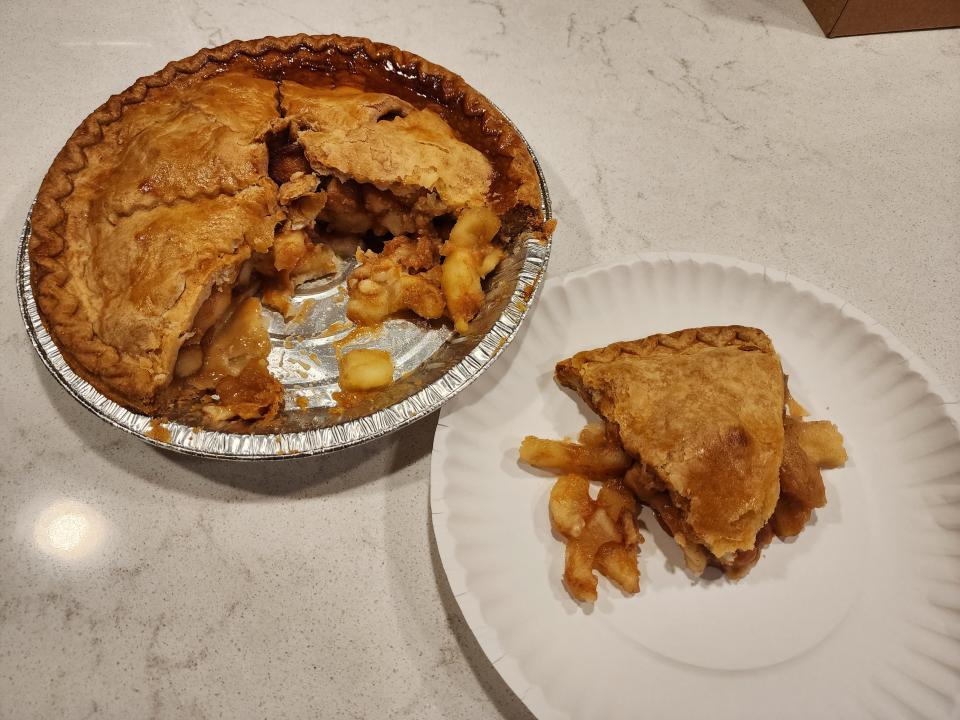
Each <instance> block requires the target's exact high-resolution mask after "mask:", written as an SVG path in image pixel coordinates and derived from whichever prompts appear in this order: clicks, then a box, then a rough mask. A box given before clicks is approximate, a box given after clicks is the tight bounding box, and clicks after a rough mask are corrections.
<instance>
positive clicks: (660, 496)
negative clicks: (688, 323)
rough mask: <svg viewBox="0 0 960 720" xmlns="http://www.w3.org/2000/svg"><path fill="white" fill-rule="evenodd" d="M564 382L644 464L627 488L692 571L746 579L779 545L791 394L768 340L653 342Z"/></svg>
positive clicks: (737, 333)
mask: <svg viewBox="0 0 960 720" xmlns="http://www.w3.org/2000/svg"><path fill="white" fill-rule="evenodd" d="M556 374H557V379H558V380H559V382H560V383H561V384H563V385H565V386H567V387H569V388H572V389H573V390H575V391H576V392H578V393H579V394H580V395H581V397H583V399H584V400H585V401H586V402H587V403H588V404H589V405H590V406H591V407H592V408H593V409H594V410H595V411H596V412H597V413H598V414H599V415H601V416H602V417H603V418H604V420H605V421H606V422H607V425H608V428H609V429H610V431H611V432H613V433H615V434H616V435H617V436H618V437H619V438H620V441H621V443H622V445H623V447H624V449H625V450H626V451H627V452H628V453H629V454H630V455H631V456H632V457H633V458H634V459H635V460H636V461H637V464H636V465H635V466H634V468H633V469H632V470H631V471H629V472H628V473H627V478H626V480H627V482H628V484H629V485H630V486H631V487H632V488H633V489H634V491H635V492H637V493H638V495H640V499H641V500H642V501H644V502H646V503H647V504H649V505H651V506H652V507H653V508H654V510H656V511H657V514H658V517H659V519H660V521H661V523H662V524H664V525H665V526H666V527H667V528H668V530H669V531H670V532H671V534H673V536H674V538H675V539H676V540H677V542H678V543H679V544H680V546H681V547H682V548H683V550H684V555H685V558H686V562H687V565H688V567H689V568H690V569H691V570H692V571H693V572H694V573H696V574H700V573H702V572H703V570H704V568H705V566H706V564H708V563H710V564H715V565H719V566H720V567H723V568H724V569H725V570H726V571H727V572H728V574H731V575H734V576H738V575H740V574H743V573H745V572H746V570H749V567H750V566H752V564H753V562H755V561H756V557H757V556H758V554H759V546H762V545H764V544H766V543H767V542H769V540H770V538H771V536H772V534H773V533H772V529H771V527H770V526H769V525H768V522H769V521H770V518H771V516H772V515H773V512H774V508H775V507H776V506H777V500H778V498H779V496H780V468H781V462H782V460H783V453H784V403H785V397H786V384H785V379H784V375H783V370H782V368H781V365H780V360H779V357H778V356H777V353H776V352H775V351H774V349H773V345H772V343H771V341H770V338H769V337H767V335H766V334H764V333H763V332H762V331H761V330H757V329H755V328H748V327H740V326H726V327H704V328H695V329H689V330H682V331H678V332H674V333H670V334H666V335H652V336H650V337H647V338H644V339H642V340H637V341H633V342H621V343H614V344H612V345H608V346H607V347H604V348H600V349H597V350H590V351H586V352H581V353H578V354H576V355H575V356H573V357H572V358H569V359H567V360H563V361H561V362H560V363H558V364H557V367H556ZM745 559H746V560H747V561H748V562H744V560H745Z"/></svg>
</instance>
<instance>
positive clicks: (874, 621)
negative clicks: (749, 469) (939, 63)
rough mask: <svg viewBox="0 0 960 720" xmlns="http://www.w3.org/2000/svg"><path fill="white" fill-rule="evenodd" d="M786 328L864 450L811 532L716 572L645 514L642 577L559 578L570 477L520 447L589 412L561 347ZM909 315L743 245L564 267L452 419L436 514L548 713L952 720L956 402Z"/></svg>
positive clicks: (501, 643) (506, 673)
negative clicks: (727, 327) (851, 299)
mask: <svg viewBox="0 0 960 720" xmlns="http://www.w3.org/2000/svg"><path fill="white" fill-rule="evenodd" d="M719 324H741V325H753V326H757V327H760V328H763V329H764V330H765V331H766V332H767V333H768V334H769V335H770V336H771V338H772V339H773V341H774V344H775V346H776V348H777V350H778V351H779V352H780V354H781V356H782V359H783V364H784V368H785V370H786V372H787V373H788V374H789V375H790V387H791V391H792V392H793V394H794V395H795V396H796V397H797V399H798V400H799V401H800V402H801V403H802V404H803V405H805V406H806V407H807V408H808V409H809V410H810V411H811V412H812V415H813V417H814V418H828V419H830V420H832V421H834V422H836V423H837V425H838V426H839V427H840V429H841V431H842V432H843V434H844V437H845V444H846V447H847V451H848V453H849V455H850V461H849V463H848V464H847V466H846V467H845V468H842V469H839V470H832V471H827V472H825V473H824V478H825V482H826V486H827V498H828V504H827V506H826V508H824V509H822V510H820V511H819V512H818V513H817V515H816V522H815V524H813V525H812V526H809V527H808V528H807V529H806V530H805V531H804V532H803V533H802V534H801V535H800V536H799V537H798V538H797V539H796V540H795V541H793V542H791V543H783V542H779V541H777V540H774V542H773V544H772V545H771V546H770V547H769V548H768V549H767V551H766V552H765V553H764V558H763V559H762V560H761V562H760V563H759V565H758V566H757V567H756V568H755V569H754V570H753V572H752V573H751V574H750V575H749V576H748V577H747V578H746V579H744V580H743V581H741V582H740V583H732V582H728V581H726V580H724V579H714V580H709V581H704V580H701V581H699V582H695V581H693V580H692V579H691V578H690V577H689V576H688V575H687V574H686V573H685V572H684V571H683V570H682V569H680V568H679V567H677V565H676V564H677V563H680V559H679V553H678V552H677V551H676V549H675V547H674V546H673V544H672V541H671V540H669V538H666V537H665V536H664V535H663V533H662V532H661V531H660V530H659V527H658V526H657V523H656V522H655V521H652V520H651V518H650V516H649V515H647V514H646V513H648V512H649V511H645V515H644V519H645V520H646V526H647V528H648V530H647V531H646V532H645V535H646V537H647V542H646V543H645V544H644V545H643V546H642V551H641V556H640V557H641V565H640V570H641V578H640V583H641V588H642V589H641V592H640V594H639V595H637V596H633V597H627V596H624V595H623V594H622V593H621V592H620V591H618V590H617V589H616V588H615V587H614V586H613V585H611V584H610V583H609V582H607V581H606V580H605V579H603V578H601V579H600V588H599V593H600V598H599V600H598V601H597V603H595V605H594V606H593V607H592V608H591V607H589V606H583V607H581V606H579V605H578V604H577V603H575V602H574V601H573V600H572V599H571V598H570V597H569V595H568V594H567V592H566V590H565V589H564V588H563V586H562V585H561V582H560V578H561V574H562V572H563V545H562V544H561V543H560V542H558V541H557V540H556V539H555V538H554V537H553V535H552V533H551V529H550V522H549V518H548V516H547V497H548V495H549V491H550V487H551V484H552V481H551V479H549V478H547V477H546V476H538V475H535V474H533V473H531V472H530V471H528V470H526V469H523V468H521V467H519V466H518V464H517V448H518V446H519V443H520V440H521V439H522V438H523V436H524V435H527V434H535V435H540V436H542V437H563V436H575V434H576V432H577V431H578V430H579V429H580V428H581V427H582V425H583V424H584V417H585V416H587V415H588V414H589V411H587V410H586V409H584V406H582V405H581V404H579V403H578V402H577V401H576V400H575V399H574V397H573V395H572V394H570V393H567V392H565V391H563V390H561V389H560V388H559V387H558V386H557V385H556V384H555V382H554V380H553V366H554V363H555V362H556V361H557V360H559V359H561V358H564V357H567V356H569V355H571V354H573V353H574V352H576V351H578V350H583V349H587V348H593V347H597V346H600V345H605V344H607V343H609V342H613V341H616V340H627V339H634V338H639V337H643V336H645V335H649V334H651V333H655V332H669V331H673V330H678V329H681V328H685V327H691V326H700V325H719ZM952 403H955V401H954V400H952V399H951V398H950V397H949V396H948V393H947V392H946V391H945V389H944V388H943V387H942V386H941V385H939V384H938V382H937V381H936V380H935V379H934V377H933V375H932V373H931V372H930V370H929V369H928V368H927V367H926V366H925V365H924V364H923V363H922V362H921V361H920V360H919V359H918V358H916V356H914V355H913V354H912V353H910V352H909V351H908V350H907V349H906V348H905V347H904V346H903V345H902V344H901V343H900V342H898V341H897V340H896V339H895V338H894V337H893V336H892V335H891V334H890V333H889V332H888V331H886V330H885V329H883V328H882V327H880V326H879V325H878V324H877V323H876V322H875V321H873V320H871V319H870V318H868V317H866V316H865V315H864V314H863V313H861V312H859V311H857V310H855V309H853V308H852V307H851V306H849V305H847V304H846V303H845V302H843V301H842V300H840V299H839V298H837V297H835V296H833V295H831V294H829V293H827V292H825V291H823V290H820V289H818V288H815V287H813V286H811V285H809V284H808V283H805V282H803V281H800V280H797V279H795V278H792V277H790V276H787V275H785V274H784V273H782V272H774V271H771V270H767V269H765V268H763V267H761V266H758V265H753V264H749V263H744V262H741V261H739V260H733V259H729V258H721V257H715V256H708V255H691V254H682V253H670V254H650V255H643V256H641V257H638V258H636V259H633V260H630V261H624V262H618V263H615V264H611V265H604V266H600V267H595V268H592V269H588V270H584V271H581V272H576V273H573V274H571V275H568V276H566V277H563V278H559V279H553V280H551V281H549V282H548V283H547V285H546V287H545V289H544V292H543V296H542V299H541V301H540V307H539V308H538V310H537V312H536V313H535V314H534V317H533V318H532V320H531V323H530V326H529V328H528V331H527V332H526V333H525V335H524V336H523V337H522V338H521V339H520V341H519V342H518V343H515V344H514V346H513V347H511V348H510V350H509V351H508V352H507V354H506V356H505V357H504V358H503V359H502V360H501V362H500V363H499V364H498V365H497V366H496V367H495V368H494V369H493V370H492V371H491V372H490V373H487V374H486V375H484V376H483V377H481V378H480V379H479V380H478V381H477V382H476V383H475V384H474V385H473V386H471V387H470V388H469V390H467V391H466V392H464V393H463V394H462V395H460V396H459V397H458V398H457V399H456V400H455V401H454V402H452V403H450V404H448V405H447V406H446V407H445V409H444V412H443V415H442V416H441V419H440V424H439V427H438V430H437V436H436V440H435V443H434V454H433V464H432V469H431V506H432V513H433V527H434V533H435V536H436V540H437V545H438V546H439V550H440V557H441V558H442V561H443V566H444V569H445V570H446V573H447V577H448V579H449V581H450V585H451V587H452V590H453V593H454V595H455V596H456V598H457V600H458V602H459V603H460V607H461V609H462V610H463V614H464V616H465V617H466V619H467V622H468V623H469V625H470V627H471V628H472V630H473V632H474V633H475V634H476V636H477V639H478V640H479V642H480V644H481V646H482V647H483V649H484V651H485V652H486V654H487V656H488V657H489V658H490V660H491V661H492V662H493V664H494V665H495V666H496V668H497V669H498V671H499V672H500V674H501V675H502V676H503V678H504V679H505V680H506V682H507V683H508V684H509V685H510V687H511V688H512V689H513V690H514V691H515V692H516V693H517V695H518V696H519V697H520V698H521V699H522V700H523V701H524V702H525V703H526V704H527V706H528V707H529V708H530V709H531V710H532V711H533V712H534V713H535V714H536V715H537V716H538V717H540V718H541V719H542V720H545V719H546V718H578V719H586V718H603V719H604V720H612V719H614V718H638V717H646V718H692V717H701V718H764V719H767V718H777V720H784V719H785V718H826V717H830V718H861V717H863V718H900V717H905V718H946V717H954V718H956V717H958V713H960V704H958V703H960V432H958V422H957V413H956V405H955V404H952Z"/></svg>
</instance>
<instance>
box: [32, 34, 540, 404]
mask: <svg viewBox="0 0 960 720" xmlns="http://www.w3.org/2000/svg"><path fill="white" fill-rule="evenodd" d="M305 84H309V85H310V87H311V88H316V92H315V93H314V96H315V98H314V100H313V101H312V102H307V99H305V97H304V96H303V93H302V89H303V88H304V85H305ZM283 88H286V89H287V90H288V91H289V95H288V96H287V97H286V102H288V103H290V104H291V105H292V104H295V103H296V102H300V103H301V107H300V108H299V116H298V118H297V124H296V126H295V127H291V132H294V133H300V135H301V136H302V138H303V143H302V144H303V145H304V148H305V153H306V154H307V155H308V158H310V159H313V160H316V162H317V164H318V165H322V166H323V167H325V168H328V169H329V172H330V174H334V175H336V174H338V173H345V174H350V175H351V176H354V173H357V174H358V175H356V176H358V177H360V179H361V180H362V181H364V182H371V183H374V184H376V185H378V187H381V188H382V189H391V190H395V191H407V192H413V191H417V190H421V191H422V190H433V191H435V192H436V193H437V194H438V195H439V196H440V198H441V199H442V200H443V201H444V202H445V203H446V204H447V206H448V207H451V208H463V207H468V206H472V205H476V204H481V203H484V202H486V203H488V204H490V205H492V206H493V207H494V209H495V210H496V211H497V212H498V213H501V214H503V215H504V217H505V218H507V219H508V221H509V219H510V218H513V219H514V220H515V223H514V225H515V226H516V227H517V228H523V229H531V230H539V229H540V226H541V225H542V223H543V217H542V213H541V209H540V208H541V197H540V190H539V182H538V177H537V172H536V168H535V166H534V163H533V160H532V157H531V156H530V153H529V151H528V149H527V147H526V145H525V143H524V142H523V140H522V138H520V136H519V135H518V134H517V133H516V131H515V130H514V129H513V127H512V126H511V125H510V123H509V122H508V121H507V120H506V119H505V118H504V117H503V116H502V114H501V113H500V112H499V111H498V110H497V109H496V108H495V107H493V105H492V104H491V103H490V102H489V101H487V100H486V99H485V98H484V97H483V96H481V95H480V94H479V93H477V92H476V91H474V90H473V89H472V88H470V86H469V85H467V84H466V83H465V82H464V81H463V79H462V78H460V77H459V76H457V75H455V74H454V73H451V72H450V71H448V70H446V69H444V68H442V67H439V66H437V65H433V64H431V63H429V62H427V61H425V60H423V59H422V58H419V57H418V56H416V55H413V54H410V53H407V52H404V51H401V50H399V49H397V48H395V47H392V46H389V45H382V44H377V43H373V42H371V41H369V40H365V39H361V38H345V37H339V36H333V35H331V36H308V35H297V36H293V37H284V38H275V37H268V38H263V39H260V40H255V41H235V42H232V43H229V44H227V45H224V46H222V47H219V48H214V49H205V50H202V51H200V52H198V53H197V54H195V55H193V56H192V57H189V58H186V59H184V60H180V61H176V62H172V63H170V64H168V65H167V66H166V67H165V68H164V69H163V70H161V71H160V72H158V73H156V74H154V75H151V76H148V77H144V78H141V79H139V80H137V81H136V82H135V83H134V84H133V85H132V86H131V87H130V88H128V89H127V90H125V91H124V92H122V93H120V94H118V95H115V96H113V97H111V98H110V99H109V100H108V101H107V102H106V103H105V104H104V105H102V106H101V107H100V108H99V109H97V110H96V111H94V112H93V113H92V114H91V115H90V116H88V117H87V118H86V120H84V122H83V123H82V124H81V125H80V127H79V128H77V130H76V131H75V132H74V133H73V135H72V136H71V138H70V139H69V141H68V142H67V144H66V145H65V146H64V148H63V149H62V150H61V151H60V153H59V154H58V155H57V157H56V159H55V160H54V162H53V164H52V165H51V167H50V169H49V171H48V172H47V175H46V177H45V178H44V181H43V184H42V186H41V188H40V191H39V193H38V196H37V201H36V204H35V206H34V210H33V215H32V235H31V239H30V248H29V254H30V261H31V274H32V281H33V285H34V292H35V295H36V298H37V303H38V306H39V309H40V313H41V317H42V318H43V320H44V323H45V325H46V326H47V329H48V330H49V331H50V333H51V335H52V336H53V338H54V340H55V341H56V343H57V345H58V346H59V348H60V350H61V351H62V353H63V355H64V357H65V358H66V359H67V361H68V362H69V363H70V365H71V367H73V369H74V370H75V371H76V372H77V373H78V374H79V375H81V376H82V377H84V378H85V379H86V380H88V381H90V382H91V383H93V384H94V385H95V386H96V387H97V388H98V389H99V390H100V391H101V392H103V393H104V394H106V395H107V396H109V397H111V398H112V399H114V400H117V401H118V402H121V403H122V404H125V405H127V406H131V407H135V408H137V409H139V410H142V411H145V412H152V411H153V410H154V409H155V404H154V403H155V397H156V393H157V391H158V390H159V389H160V388H162V387H163V386H164V385H165V384H167V383H168V382H169V381H170V378H171V373H172V372H173V366H174V362H175V361H176V355H177V352H178V349H179V347H180V346H181V344H182V343H183V342H184V340H185V339H187V338H188V336H189V333H190V328H191V323H192V319H193V317H194V316H195V315H196V313H197V311H198V309H199V307H200V306H201V305H202V303H203V302H204V300H205V299H206V298H207V297H208V296H209V295H210V293H211V292H212V290H213V289H215V288H216V286H218V285H219V284H221V283H230V282H232V280H233V277H234V276H235V275H236V272H237V270H238V268H239V266H240V265H241V264H242V263H243V261H244V260H246V259H247V258H248V257H250V255H251V254H252V253H253V252H263V251H264V250H265V249H266V248H267V247H269V245H270V243H271V242H272V239H273V233H274V228H275V226H276V225H277V223H278V222H280V221H282V219H283V215H282V211H280V210H278V197H277V193H278V188H277V185H276V183H275V182H274V181H273V180H271V179H270V177H269V175H268V152H267V145H266V142H265V134H266V133H267V132H269V131H271V130H273V129H275V128H276V127H277V124H278V122H279V123H281V124H282V123H283V120H284V118H283V117H282V116H283V115H287V114H289V115H291V116H293V115H296V113H295V112H293V110H294V109H293V108H292V107H283V103H284V94H283ZM334 88H341V89H339V90H337V89H334ZM361 90H363V92H362V93H361V92H360V91H361ZM357 96H362V100H363V102H359V103H358V102H357V100H358V97H357ZM318 98H319V99H318ZM346 100H350V102H345V101H346ZM384 115H386V116H387V117H386V118H385V119H384ZM378 120H383V121H381V122H378ZM290 122H291V125H293V121H292V120H291V121H290ZM344 124H346V131H344ZM351 133H360V136H359V137H360V138H362V140H361V141H360V142H359V143H356V142H352V139H351V137H348V136H349V135H350V134H351ZM411 148H412V149H411ZM451 154H452V155H453V157H454V159H455V172H450V171H449V169H444V168H438V167H437V166H438V162H437V158H438V157H439V156H441V155H445V156H450V155H451ZM311 156H312V157H311ZM507 224H509V223H507Z"/></svg>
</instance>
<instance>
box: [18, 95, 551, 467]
mask: <svg viewBox="0 0 960 720" xmlns="http://www.w3.org/2000/svg"><path fill="white" fill-rule="evenodd" d="M498 109H499V108H498ZM504 117H506V116H505V115H504ZM508 122H510V124H511V125H513V123H512V121H510V120H509V119H508ZM513 127H514V129H515V130H516V126H515V125H514V126H513ZM517 134H518V135H519V136H520V137H521V139H523V141H524V144H525V145H526V147H527V150H528V151H529V153H530V156H531V158H532V159H533V164H534V166H535V168H536V170H537V177H538V179H539V181H540V194H541V197H542V198H543V200H542V203H541V210H542V212H543V217H544V220H550V219H551V218H552V217H553V213H552V209H551V205H550V194H549V192H548V190H547V183H546V179H545V178H544V175H543V169H542V168H541V166H540V161H539V160H538V159H537V156H536V154H535V153H534V152H533V148H531V147H530V144H529V143H527V141H526V139H525V138H523V135H522V134H521V133H520V131H519V130H517ZM32 212H33V207H32V206H31V208H30V211H29V212H28V213H27V218H26V221H25V222H24V225H23V229H22V231H21V233H20V247H19V250H18V252H17V300H18V302H19V305H20V314H21V316H22V317H23V322H24V325H25V327H26V330H27V335H28V336H29V338H30V342H31V343H32V344H33V347H34V348H35V349H36V351H37V354H38V355H39V356H40V359H41V360H42V361H43V364H44V365H45V366H46V368H47V370H49V371H50V373H51V374H52V375H53V377H54V378H55V379H56V380H57V382H59V383H60V385H62V386H63V387H64V388H65V389H66V390H67V392H69V393H70V395H72V396H73V397H74V398H75V399H76V400H77V401H78V402H79V403H80V404H81V405H83V406H84V407H85V408H87V410H89V411H90V412H92V413H93V414H94V415H96V416H97V417H99V418H100V419H101V420H104V421H106V422H108V423H110V424H111V425H113V426H114V427H116V428H119V429H120V430H123V431H125V432H128V433H130V434H132V435H135V436H136V437H138V438H139V439H140V440H143V441H144V442H146V443H149V444H150V445H154V446H156V447H159V448H163V449H165V450H172V451H174V452H177V453H181V454H184V455H191V456H194V457H201V458H209V459H219V460H282V459H287V458H303V457H310V456H314V455H322V454H326V453H330V452H334V451H337V450H343V449H345V448H348V447H352V446H354V445H359V444H361V443H365V442H368V441H371V440H375V439H377V438H380V437H383V436H384V435H387V434H389V433H392V432H394V431H396V430H399V429H400V428H403V427H406V426H407V425H410V424H412V423H414V422H416V421H417V420H420V419H422V418H424V417H426V416H427V415H430V414H431V413H433V412H434V411H436V410H438V409H439V408H440V407H441V406H442V405H443V404H444V403H445V402H447V401H448V400H450V399H451V398H453V397H454V396H455V395H456V394H457V393H459V392H460V391H461V390H463V389H464V388H466V387H467V386H468V385H469V384H470V383H471V382H473V381H474V380H475V379H476V378H477V377H479V376H480V375H481V374H482V373H483V372H485V371H486V370H487V369H488V368H489V367H490V366H491V364H492V363H493V361H494V360H496V359H497V357H498V356H499V355H500V354H501V353H502V352H503V350H504V349H505V348H506V347H507V345H509V344H510V342H511V341H512V340H513V338H514V336H515V335H516V334H517V331H518V330H519V329H520V325H521V324H522V323H523V320H524V318H526V316H527V315H528V314H529V312H530V310H531V308H532V307H533V304H534V302H535V300H536V298H537V296H538V295H539V292H540V287H541V286H542V284H543V280H544V275H545V272H546V267H547V262H548V260H549V258H550V249H551V245H552V240H551V238H550V237H549V236H546V237H543V238H541V237H539V236H537V237H529V238H525V239H522V240H518V241H517V242H522V243H523V245H522V254H521V259H522V265H521V267H520V271H519V273H518V275H517V279H516V284H515V285H514V288H513V292H512V293H511V296H510V300H509V301H508V302H507V305H506V307H505V308H504V310H503V312H502V313H501V314H500V316H499V317H498V318H497V320H496V321H495V322H494V323H493V326H492V327H491V328H490V330H489V331H488V332H487V333H486V334H485V335H484V336H483V337H482V338H481V339H480V341H479V342H478V343H477V345H476V347H475V348H473V350H471V351H470V352H469V353H468V354H467V355H466V356H465V357H464V358H462V359H461V360H460V361H459V362H458V363H456V364H455V365H453V366H452V367H450V368H449V369H448V370H447V371H446V372H445V373H444V374H443V375H442V376H440V377H439V378H438V379H437V380H435V381H434V382H432V383H430V384H429V385H427V386H425V387H424V388H422V389H421V390H419V391H417V392H416V393H414V394H413V395H411V396H410V397H408V398H406V399H404V400H402V401H400V402H398V403H395V404H393V405H390V406H388V407H385V408H382V409H380V410H376V411H375V412H373V413H371V414H369V415H366V416H363V417H360V418H356V419H352V420H347V421H344V422H341V423H338V424H335V425H330V426H328V427H319V428H313V429H310V430H304V431H299V432H285V433H276V434H239V433H229V432H222V431H217V430H205V429H200V428H192V427H189V426H187V425H182V424H180V423H176V422H173V421H167V420H163V426H164V427H165V429H166V430H167V431H168V432H169V434H170V440H169V441H163V440H160V439H158V438H156V437H153V436H151V435H150V434H149V433H150V432H151V431H152V430H153V426H154V421H156V420H157V419H158V418H155V417H153V416H150V415H144V414H142V413H138V412H135V411H133V410H130V409H128V408H125V407H123V406H122V405H120V404H118V403H116V402H114V401H113V400H110V399H109V398H107V397H106V396H105V395H103V394H102V393H101V392H100V391H99V390H97V389H96V388H95V387H94V386H93V385H91V384H90V383H88V382H87V381H86V380H84V379H83V378H81V377H80V376H79V375H77V374H76V373H75V372H74V371H73V369H72V368H71V367H70V365H69V363H67V361H66V359H65V358H64V357H63V354H62V353H61V352H60V349H59V348H58V347H57V345H56V343H55V342H54V340H53V338H52V337H50V333H49V332H48V331H47V329H46V327H45V326H44V324H43V321H42V319H41V317H40V313H39V310H38V308H37V303H36V298H35V297H34V294H33V285H32V283H31V277H30V254H29V245H30V233H31V216H32Z"/></svg>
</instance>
